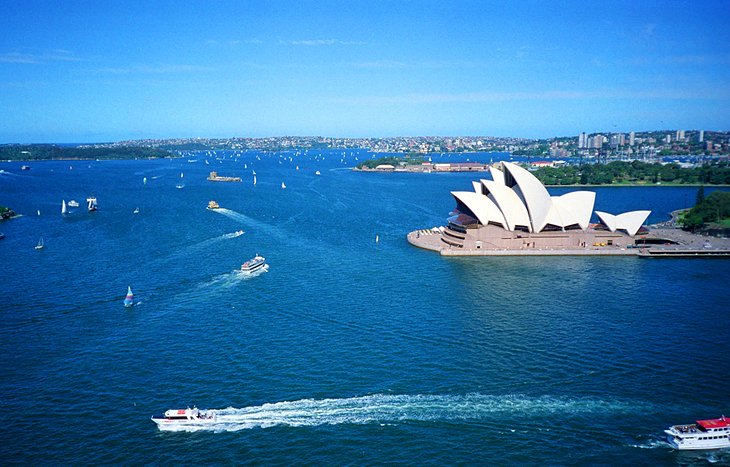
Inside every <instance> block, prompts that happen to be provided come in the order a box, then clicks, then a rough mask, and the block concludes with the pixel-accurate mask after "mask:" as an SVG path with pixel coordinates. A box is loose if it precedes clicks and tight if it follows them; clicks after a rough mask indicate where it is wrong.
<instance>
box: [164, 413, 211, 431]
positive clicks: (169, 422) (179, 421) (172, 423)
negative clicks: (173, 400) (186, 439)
mask: <svg viewBox="0 0 730 467" xmlns="http://www.w3.org/2000/svg"><path fill="white" fill-rule="evenodd" d="M152 421H153V422H155V423H156V424H157V427H158V428H159V429H160V430H175V429H177V428H190V427H199V426H206V425H211V424H213V423H215V421H216V416H215V413H214V412H213V411H209V410H200V409H198V408H197V407H193V408H192V409H191V408H190V407H188V408H187V409H172V410H167V411H165V413H164V414H162V415H153V416H152Z"/></svg>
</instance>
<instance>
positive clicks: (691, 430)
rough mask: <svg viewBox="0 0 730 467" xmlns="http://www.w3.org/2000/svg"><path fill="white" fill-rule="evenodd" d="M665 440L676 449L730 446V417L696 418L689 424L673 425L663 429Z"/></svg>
mask: <svg viewBox="0 0 730 467" xmlns="http://www.w3.org/2000/svg"><path fill="white" fill-rule="evenodd" d="M664 432H665V433H666V434H667V442H668V443H669V444H670V445H672V447H674V448H676V449H682V450H685V449H686V450H690V449H691V450H699V449H722V448H730V419H729V418H725V416H724V415H723V416H722V417H720V418H711V419H708V420H697V422H696V423H693V424H691V425H674V426H671V427H669V429H668V430H664Z"/></svg>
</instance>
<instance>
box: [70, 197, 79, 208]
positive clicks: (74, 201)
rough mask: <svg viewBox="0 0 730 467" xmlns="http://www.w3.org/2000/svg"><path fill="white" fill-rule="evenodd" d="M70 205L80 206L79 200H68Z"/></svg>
mask: <svg viewBox="0 0 730 467" xmlns="http://www.w3.org/2000/svg"><path fill="white" fill-rule="evenodd" d="M68 207H70V208H77V207H79V202H78V201H76V200H75V199H72V200H71V201H69V202H68Z"/></svg>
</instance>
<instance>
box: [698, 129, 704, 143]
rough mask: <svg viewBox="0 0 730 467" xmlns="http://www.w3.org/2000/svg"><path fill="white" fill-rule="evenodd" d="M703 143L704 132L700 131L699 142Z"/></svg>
mask: <svg viewBox="0 0 730 467" xmlns="http://www.w3.org/2000/svg"><path fill="white" fill-rule="evenodd" d="M704 141H705V130H700V139H699V142H700V143H702V142H704Z"/></svg>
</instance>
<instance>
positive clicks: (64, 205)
mask: <svg viewBox="0 0 730 467" xmlns="http://www.w3.org/2000/svg"><path fill="white" fill-rule="evenodd" d="M66 213H68V208H67V207H66V200H65V199H64V200H61V214H66Z"/></svg>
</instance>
